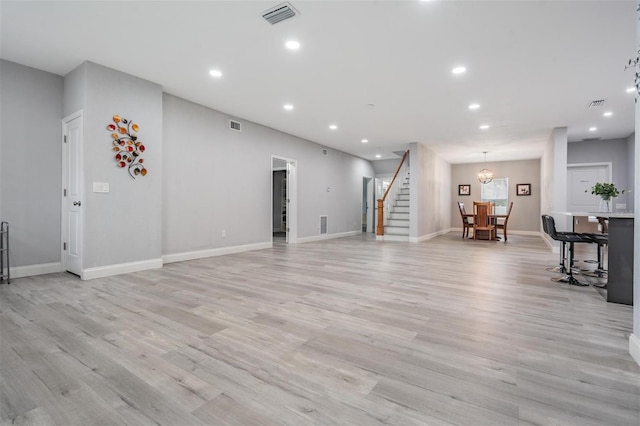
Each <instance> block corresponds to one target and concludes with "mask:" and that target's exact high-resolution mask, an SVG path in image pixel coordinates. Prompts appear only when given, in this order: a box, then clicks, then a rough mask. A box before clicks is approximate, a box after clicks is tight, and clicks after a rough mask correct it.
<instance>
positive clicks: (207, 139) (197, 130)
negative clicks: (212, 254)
mask: <svg viewBox="0 0 640 426" xmlns="http://www.w3.org/2000/svg"><path fill="white" fill-rule="evenodd" d="M163 99H164V100H163V110H164V113H163V114H164V127H163V132H164V158H165V162H164V181H163V205H162V214H163V229H162V239H163V254H178V253H184V252H190V251H199V250H208V249H214V248H223V247H232V246H239V245H248V244H256V243H265V242H270V241H271V226H272V206H271V202H272V199H271V174H272V165H271V156H272V155H275V156H278V157H284V158H289V159H295V160H297V174H298V238H299V239H300V238H302V239H303V238H305V237H314V236H315V237H317V236H318V235H319V217H320V215H328V216H329V218H328V224H329V233H330V234H336V233H342V232H349V231H358V230H360V224H361V203H362V177H363V176H373V175H374V171H373V167H372V166H371V163H370V162H369V161H367V160H363V159H361V158H358V157H354V156H352V155H349V154H345V153H343V152H340V151H335V150H332V149H329V155H328V156H323V155H322V152H321V148H322V147H321V146H320V145H318V144H315V143H312V142H309V141H306V140H303V139H300V138H297V137H295V136H292V135H288V134H285V133H282V132H279V131H277V130H274V129H270V128H268V127H264V126H261V125H258V124H255V123H252V122H250V121H246V120H240V121H241V122H242V132H240V133H238V132H234V131H231V130H229V129H228V121H229V118H230V117H229V116H228V115H226V114H224V113H221V112H218V111H214V110H211V109H208V108H205V107H203V106H201V105H198V104H195V103H192V102H189V101H186V100H184V99H181V98H178V97H175V96H172V95H169V94H164V98H163ZM327 188H330V190H329V191H327ZM222 230H225V232H226V237H222V235H221V234H222Z"/></svg>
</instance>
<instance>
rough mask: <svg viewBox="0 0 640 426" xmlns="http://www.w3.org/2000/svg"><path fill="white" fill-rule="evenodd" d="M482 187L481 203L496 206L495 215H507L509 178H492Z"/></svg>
mask: <svg viewBox="0 0 640 426" xmlns="http://www.w3.org/2000/svg"><path fill="white" fill-rule="evenodd" d="M481 186H482V191H481V192H482V195H481V198H482V201H491V202H492V203H495V205H496V210H495V213H496V214H507V205H508V204H509V178H494V179H493V180H492V181H491V182H489V183H485V184H484V185H481Z"/></svg>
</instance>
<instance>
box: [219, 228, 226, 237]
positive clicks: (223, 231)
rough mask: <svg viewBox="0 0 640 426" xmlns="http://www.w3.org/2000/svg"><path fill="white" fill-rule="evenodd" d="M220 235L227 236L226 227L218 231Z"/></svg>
mask: <svg viewBox="0 0 640 426" xmlns="http://www.w3.org/2000/svg"><path fill="white" fill-rule="evenodd" d="M220 236H221V237H222V238H224V237H226V236H227V230H226V229H223V230H222V231H221V232H220Z"/></svg>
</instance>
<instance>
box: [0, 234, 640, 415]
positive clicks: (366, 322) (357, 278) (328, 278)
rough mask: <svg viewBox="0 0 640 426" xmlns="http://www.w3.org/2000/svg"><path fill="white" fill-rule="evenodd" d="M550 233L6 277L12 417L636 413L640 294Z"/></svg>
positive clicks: (345, 243)
mask: <svg viewBox="0 0 640 426" xmlns="http://www.w3.org/2000/svg"><path fill="white" fill-rule="evenodd" d="M556 263H557V255H556V254H552V253H551V252H550V251H549V250H548V249H547V248H546V246H545V245H544V243H543V242H542V240H541V239H540V238H538V237H527V236H518V235H511V236H510V237H509V242H508V243H501V242H489V241H470V240H463V239H462V238H460V234H459V233H458V232H456V233H451V234H448V235H444V236H441V237H438V238H435V239H433V240H429V241H425V242H421V243H418V244H409V243H397V242H386V243H380V242H376V241H375V240H374V239H372V238H371V237H368V236H362V237H360V236H357V237H349V238H341V239H335V240H327V241H322V242H314V243H307V244H300V245H292V246H286V245H278V246H277V247H274V248H273V249H269V250H261V251H255V252H248V253H240V254H234V255H229V256H223V257H216V258H208V259H201V260H195V261H189V262H181V263H173V264H168V265H165V267H164V268H163V269H161V270H153V271H147V272H140V273H133V274H126V275H120V276H116V277H110V278H104V279H96V280H91V281H84V282H83V281H80V280H78V279H76V278H74V277H73V276H71V275H68V274H53V275H47V276H39V277H31V278H22V279H15V280H14V281H13V283H12V284H11V285H2V286H0V302H1V303H0V321H1V323H0V327H1V328H0V356H1V358H0V368H1V373H2V374H1V377H0V391H1V395H0V396H1V398H0V404H1V407H0V408H1V414H0V422H3V423H5V424H12V423H15V424H58V425H98V424H162V425H196V424H209V425H222V424H229V425H280V424H287V425H305V424H320V425H333V424H353V425H374V424H393V425H424V424H427V425H450V424H457V425H529V424H544V425H580V426H584V425H632V426H638V425H639V424H640V367H639V366H638V365H637V364H635V363H634V361H633V360H632V358H631V357H630V355H629V353H628V336H629V333H630V332H631V327H632V325H631V323H632V308H631V307H629V306H622V305H616V304H608V303H606V302H605V301H604V300H603V298H602V296H601V295H600V294H599V293H598V292H597V291H596V289H594V288H593V287H584V288H578V287H570V286H567V285H565V284H556V283H552V282H551V281H550V280H549V278H551V277H552V276H554V275H553V274H551V273H549V272H546V271H545V267H549V266H555V264H556Z"/></svg>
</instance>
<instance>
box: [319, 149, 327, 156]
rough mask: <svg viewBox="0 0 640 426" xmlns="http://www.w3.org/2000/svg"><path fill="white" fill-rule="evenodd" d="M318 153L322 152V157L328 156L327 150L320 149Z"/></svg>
mask: <svg viewBox="0 0 640 426" xmlns="http://www.w3.org/2000/svg"><path fill="white" fill-rule="evenodd" d="M320 152H322V155H324V156H325V157H328V156H329V150H328V149H327V148H322V150H321V151H320Z"/></svg>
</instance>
